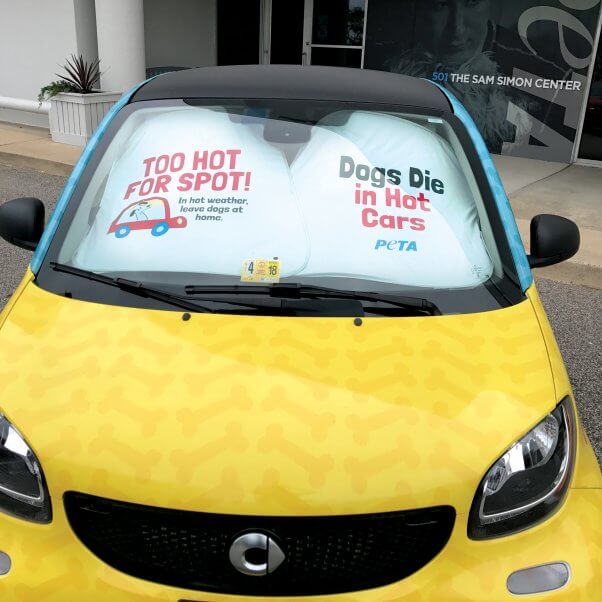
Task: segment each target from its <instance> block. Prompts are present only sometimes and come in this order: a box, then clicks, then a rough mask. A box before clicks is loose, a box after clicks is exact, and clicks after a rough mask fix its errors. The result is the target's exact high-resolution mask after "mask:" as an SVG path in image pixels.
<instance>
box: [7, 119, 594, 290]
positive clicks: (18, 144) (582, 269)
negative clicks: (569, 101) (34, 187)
mask: <svg viewBox="0 0 602 602" xmlns="http://www.w3.org/2000/svg"><path fill="white" fill-rule="evenodd" d="M81 150H82V149H81V148H80V147H78V146H70V145H68V144H58V143H56V142H52V140H51V139H50V134H49V132H48V130H45V129H43V128H35V127H28V126H21V125H15V124H8V123H1V122H0V163H4V164H6V165H12V166H14V167H19V168H29V169H35V170H37V171H41V172H44V173H48V174H53V175H69V173H70V172H71V169H72V167H73V165H74V164H75V162H76V161H77V159H78V157H79V155H80V153H81ZM493 159H494V161H495V163H496V166H497V168H498V171H499V172H500V176H501V178H502V181H503V182H504V186H505V188H506V192H507V193H508V196H509V198H510V202H511V204H512V208H513V210H514V214H515V216H516V220H517V223H518V227H519V230H520V233H521V236H522V238H523V243H524V245H525V248H526V249H527V251H528V250H529V224H530V221H531V218H532V217H533V216H534V215H537V214H538V213H556V214H558V215H563V216H565V217H568V218H570V219H572V220H574V221H575V222H576V223H577V225H578V226H579V229H580V231H581V249H580V251H579V253H577V255H576V256H575V257H573V258H572V259H571V260H570V261H567V262H564V263H562V264H560V265H557V266H551V267H548V268H540V269H539V270H537V275H538V276H540V277H543V278H549V279H552V280H557V281H560V282H566V283H570V284H580V285H586V286H590V287H594V288H602V169H601V168H597V167H585V166H582V165H566V164H563V163H552V162H549V161H536V160H535V159H519V158H516V157H504V156H499V155H495V156H494V157H493Z"/></svg>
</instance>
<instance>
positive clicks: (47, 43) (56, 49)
mask: <svg viewBox="0 0 602 602" xmlns="http://www.w3.org/2000/svg"><path fill="white" fill-rule="evenodd" d="M74 1H81V0H52V1H51V2H46V1H42V0H18V2H16V1H15V0H0V96H10V97H13V98H23V99H27V100H35V99H36V98H37V96H38V93H39V91H40V88H41V87H42V86H44V85H46V84H48V83H50V82H51V81H53V80H56V79H58V77H57V76H56V75H55V74H56V73H57V72H60V71H61V68H60V66H61V65H62V64H64V62H65V58H66V57H68V56H70V55H71V53H76V52H77V39H76V34H75V16H74ZM84 1H85V0H84ZM0 121H13V122H15V123H27V124H30V125H41V126H44V127H48V116H47V115H38V114H34V113H27V112H25V111H14V110H9V109H0Z"/></svg>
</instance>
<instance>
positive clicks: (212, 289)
mask: <svg viewBox="0 0 602 602" xmlns="http://www.w3.org/2000/svg"><path fill="white" fill-rule="evenodd" d="M184 290H185V291H186V294H187V295H198V294H210V295H267V296H270V297H277V298H278V297H280V298H286V299H301V298H311V299H354V300H357V301H372V302H375V303H386V304H389V305H392V306H394V307H399V308H401V309H405V310H410V311H415V312H418V313H425V314H428V315H432V316H439V315H441V312H440V311H439V308H438V307H437V306H436V305H435V304H434V303H433V302H432V301H429V300H428V299H422V298H420V297H403V296H398V295H395V296H394V297H393V296H389V295H382V294H380V293H369V292H366V293H364V292H361V291H345V290H341V289H337V288H329V287H324V286H314V285H311V284H297V283H290V284H289V283H282V284H273V285H270V286H265V285H245V286H243V285H232V286H187V287H185V289H184ZM369 311H370V313H379V308H377V307H370V308H369Z"/></svg>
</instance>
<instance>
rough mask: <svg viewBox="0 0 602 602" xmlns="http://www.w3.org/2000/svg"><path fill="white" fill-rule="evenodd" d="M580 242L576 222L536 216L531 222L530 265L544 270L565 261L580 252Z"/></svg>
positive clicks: (551, 216) (557, 217)
mask: <svg viewBox="0 0 602 602" xmlns="http://www.w3.org/2000/svg"><path fill="white" fill-rule="evenodd" d="M580 242H581V236H580V235H579V228H578V227H577V224H576V223H575V222H572V221H571V220H570V219H566V218H565V217H560V216H559V215H546V214H544V215H536V216H535V217H534V218H533V219H532V220H531V255H529V265H530V266H531V267H532V268H543V267H545V266H548V265H554V264H555V263H560V262H561V261H565V260H566V259H569V258H570V257H572V256H573V255H574V254H575V253H576V252H577V251H578V250H579V243H580Z"/></svg>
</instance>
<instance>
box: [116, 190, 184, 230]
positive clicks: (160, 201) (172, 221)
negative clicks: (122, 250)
mask: <svg viewBox="0 0 602 602" xmlns="http://www.w3.org/2000/svg"><path fill="white" fill-rule="evenodd" d="M187 223H188V222H187V221H186V218H185V217H183V216H181V215H178V217H171V212H170V209H169V203H168V202H167V200H166V199H164V198H162V197H159V196H157V197H152V198H149V199H143V200H141V201H136V202H135V203H132V204H131V205H128V206H127V207H126V208H125V209H124V210H123V211H122V212H121V213H120V214H119V215H118V216H117V217H116V218H115V219H114V220H113V223H112V224H111V227H110V228H109V231H108V232H107V234H112V233H115V236H116V237H117V238H125V237H126V236H127V235H128V234H129V233H130V232H131V231H132V230H150V231H151V234H152V235H153V236H163V234H165V233H166V232H167V231H168V230H169V229H170V228H185V227H186V224H187Z"/></svg>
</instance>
